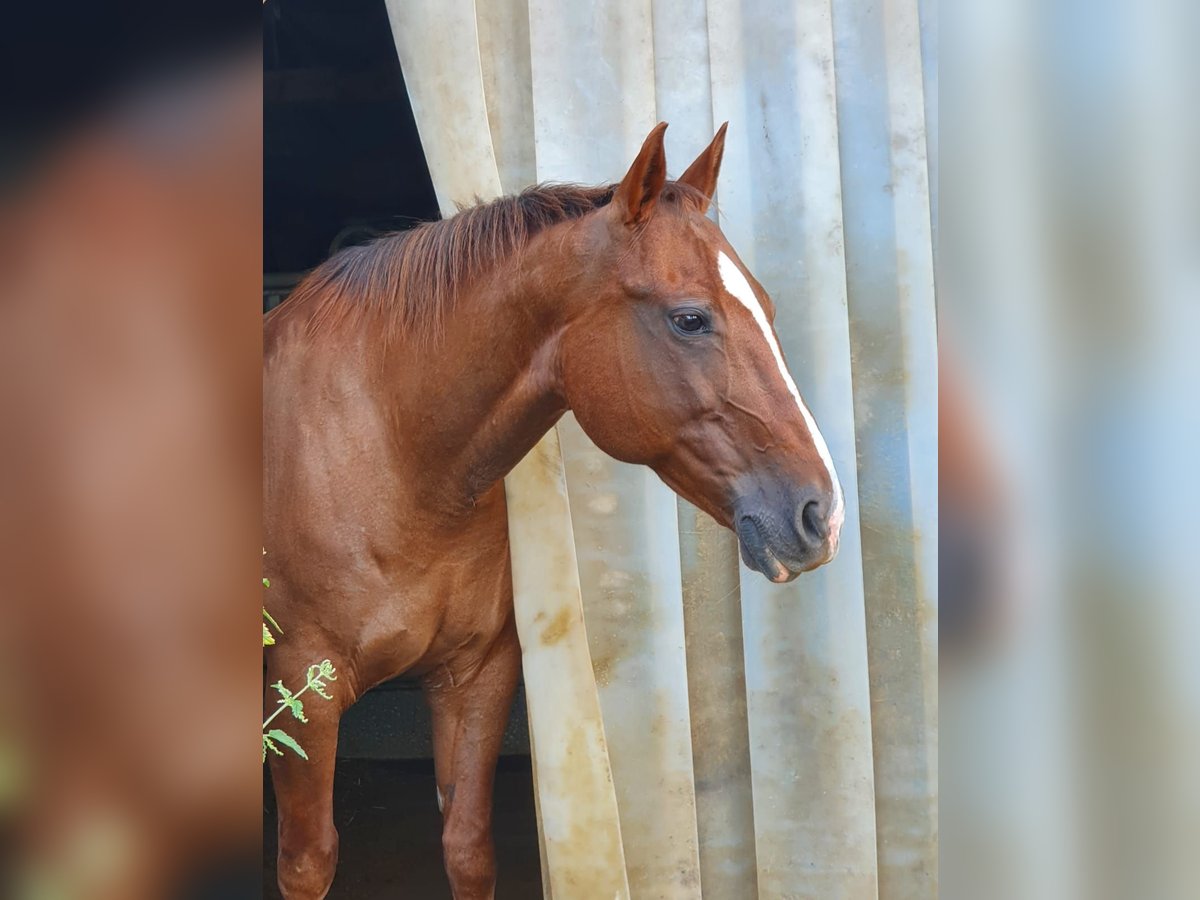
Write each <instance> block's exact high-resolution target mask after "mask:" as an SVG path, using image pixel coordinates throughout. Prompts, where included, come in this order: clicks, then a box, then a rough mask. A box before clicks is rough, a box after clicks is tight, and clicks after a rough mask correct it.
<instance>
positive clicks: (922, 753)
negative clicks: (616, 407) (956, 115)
mask: <svg viewBox="0 0 1200 900" xmlns="http://www.w3.org/2000/svg"><path fill="white" fill-rule="evenodd" d="M834 6H835V15H834V23H835V35H836V39H837V59H838V67H837V80H838V111H839V121H840V128H841V140H842V145H841V147H842V160H843V172H844V177H843V183H842V191H843V209H844V210H845V239H846V271H847V280H848V284H849V301H850V333H851V340H852V345H853V352H854V402H855V407H854V411H855V421H856V423H857V429H858V459H859V491H860V498H861V508H862V534H863V571H864V576H865V582H866V598H867V637H868V642H869V645H870V656H871V703H872V727H873V730H874V735H875V749H874V757H875V803H876V828H877V830H878V840H879V878H880V882H879V888H880V896H881V897H885V898H888V900H891V898H903V900H916V898H931V897H936V896H937V715H936V710H937V521H938V519H937V338H936V314H935V308H934V288H933V256H932V246H933V245H932V239H931V231H930V227H931V226H930V203H929V183H928V171H929V169H928V164H927V160H926V155H925V115H924V111H925V98H924V90H923V73H922V67H921V45H920V27H919V25H920V22H919V17H918V10H917V4H916V0H897V2H893V3H889V4H886V5H882V6H877V7H868V6H864V5H862V4H859V3H853V2H847V0H835V3H834Z"/></svg>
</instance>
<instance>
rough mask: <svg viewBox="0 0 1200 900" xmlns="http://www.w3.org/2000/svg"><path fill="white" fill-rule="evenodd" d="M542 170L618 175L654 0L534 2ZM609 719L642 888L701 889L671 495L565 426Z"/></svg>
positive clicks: (649, 62)
mask: <svg viewBox="0 0 1200 900" xmlns="http://www.w3.org/2000/svg"><path fill="white" fill-rule="evenodd" d="M529 7H530V44H531V46H536V47H537V48H538V51H537V52H536V53H535V54H534V56H533V65H532V75H533V109H534V121H535V126H534V135H535V143H536V148H537V173H538V178H539V180H543V181H582V182H592V183H598V182H605V181H612V180H615V179H617V178H619V177H620V176H621V175H622V174H624V170H625V167H627V166H628V165H629V163H630V162H631V161H632V160H633V158H634V156H635V155H636V154H637V151H638V148H639V147H640V146H641V143H642V141H643V140H644V139H645V136H646V134H647V133H648V132H649V131H650V129H651V128H652V127H653V126H654V124H655V122H656V121H657V117H656V109H655V96H654V77H655V76H654V47H653V41H652V35H653V28H652V16H651V5H650V3H649V2H648V0H622V2H615V3H605V4H599V3H596V4H575V3H566V4H564V3H557V2H549V0H531V2H530V4H529ZM560 434H561V436H562V441H563V451H564V457H565V459H566V465H567V480H568V484H569V486H570V491H571V501H572V502H571V512H572V516H573V519H574V526H575V536H576V548H577V551H578V557H579V564H580V575H581V581H582V585H583V594H584V606H585V609H586V612H587V622H588V639H589V642H590V645H591V649H592V659H593V661H594V665H595V669H596V676H597V683H598V684H599V689H600V703H601V707H602V709H603V711H604V726H605V731H606V733H607V735H608V741H609V754H610V758H611V763H612V769H613V779H614V781H615V783H616V788H617V802H618V806H619V808H620V814H621V831H622V834H623V836H624V839H625V858H626V862H627V865H628V869H629V885H630V890H631V891H632V892H633V896H635V897H678V898H685V897H698V896H699V895H700V871H699V858H698V848H697V836H696V806H695V788H694V781H695V779H694V774H693V769H692V744H691V725H690V717H689V714H688V692H687V662H686V655H685V650H684V625H683V600H682V583H681V577H682V576H681V571H680V559H679V537H678V520H677V513H676V503H675V497H674V495H673V494H672V493H671V491H670V490H669V489H668V488H667V487H666V486H665V485H663V484H662V482H661V481H659V479H658V478H657V476H655V475H654V474H653V473H652V472H650V471H649V470H648V469H644V468H640V467H634V466H628V465H624V464H622V463H619V462H617V461H615V460H613V459H612V458H610V457H608V456H607V455H605V454H604V453H602V452H601V451H599V450H598V449H597V448H596V447H595V446H594V445H593V444H592V442H591V441H590V440H589V439H588V438H587V436H586V435H585V434H584V433H583V431H582V429H580V428H579V426H578V424H577V423H576V422H575V420H574V418H573V417H572V416H567V417H566V418H565V419H564V420H563V422H562V424H561V425H560Z"/></svg>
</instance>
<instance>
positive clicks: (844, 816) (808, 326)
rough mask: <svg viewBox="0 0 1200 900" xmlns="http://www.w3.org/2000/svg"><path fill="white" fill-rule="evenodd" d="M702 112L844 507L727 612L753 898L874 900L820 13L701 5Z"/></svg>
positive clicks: (861, 628) (849, 419)
mask: <svg viewBox="0 0 1200 900" xmlns="http://www.w3.org/2000/svg"><path fill="white" fill-rule="evenodd" d="M708 24H709V48H710V50H709V52H710V58H711V69H712V84H713V107H714V112H715V114H716V115H715V118H716V119H717V120H723V119H729V120H731V122H733V123H734V124H733V125H731V126H730V131H729V140H728V143H727V146H726V155H725V167H724V170H723V172H722V176H721V182H722V183H721V224H722V228H723V229H724V231H725V233H726V235H727V236H728V237H729V239H730V241H731V242H732V243H733V245H734V247H735V248H737V250H738V252H739V253H740V254H741V255H742V258H743V259H744V260H745V262H746V264H747V265H748V266H749V267H750V269H751V270H752V271H753V272H754V273H755V275H756V276H757V277H758V279H759V281H761V282H762V283H763V284H764V285H765V286H766V288H767V289H768V290H769V291H770V292H771V294H772V297H773V298H774V299H775V302H776V306H777V308H778V314H777V319H776V327H777V329H778V331H779V334H780V339H781V342H782V344H783V347H784V351H785V353H786V355H787V358H788V362H789V365H790V366H791V368H792V371H793V373H794V374H795V377H796V381H797V383H798V385H799V386H800V389H801V392H802V393H803V394H804V397H805V399H806V400H807V401H808V403H809V406H810V407H811V409H812V411H813V414H814V416H815V417H816V419H817V421H818V422H819V423H820V427H821V429H822V431H823V433H824V435H825V437H826V439H827V442H828V444H829V448H830V452H831V454H832V456H833V459H834V462H835V465H836V467H837V470H838V474H839V476H840V478H841V481H842V485H843V487H844V489H845V493H846V507H847V511H846V522H845V526H844V527H843V529H842V547H841V551H840V553H839V554H838V557H837V559H836V560H835V561H834V562H833V563H832V564H830V565H828V566H826V567H824V568H822V569H819V570H818V571H816V572H814V573H811V574H808V575H805V576H803V577H802V578H800V579H799V580H798V581H796V582H794V583H793V584H791V585H785V586H776V585H770V584H768V583H767V582H766V581H764V580H763V579H762V577H761V576H759V575H757V574H755V573H750V572H748V571H747V572H744V575H743V578H742V614H743V623H744V624H743V634H744V641H745V662H746V690H747V702H748V707H749V720H750V753H751V761H752V777H753V784H754V821H755V847H756V852H757V858H758V885H759V891H760V896H763V897H784V896H786V897H819V898H827V897H848V898H860V897H861V898H868V897H874V896H875V893H876V873H875V827H874V805H873V800H874V798H873V785H872V771H871V725H870V705H869V695H868V682H867V648H866V636H865V623H864V618H863V588H862V568H861V558H860V543H859V535H858V503H857V489H856V478H855V450H854V420H853V413H852V410H853V407H852V395H851V375H850V343H849V330H848V322H847V314H846V287H845V269H844V264H843V251H842V209H841V193H840V183H841V173H840V170H839V158H838V129H837V115H836V109H835V101H834V75H833V72H834V57H833V40H832V31H831V24H830V8H829V4H828V2H825V0H805V2H800V3H792V2H783V0H776V2H761V3H755V4H753V5H747V6H746V7H743V6H742V5H741V4H740V3H734V2H723V0H713V2H710V3H709V8H708Z"/></svg>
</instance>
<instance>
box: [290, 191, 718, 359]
mask: <svg viewBox="0 0 1200 900" xmlns="http://www.w3.org/2000/svg"><path fill="white" fill-rule="evenodd" d="M615 190H616V185H615V184H609V185H600V186H585V185H577V184H539V185H536V186H534V187H531V188H527V189H526V190H524V191H522V192H521V193H519V194H515V195H511V196H506V197H500V198H499V199H497V200H493V201H491V202H488V203H480V204H478V205H476V206H471V207H466V208H460V209H459V211H458V213H456V214H455V215H453V216H451V217H449V218H446V219H441V220H439V221H435V222H426V223H423V224H421V225H418V226H416V227H415V228H410V229H408V230H406V231H399V232H395V233H393V234H388V235H384V236H382V237H380V238H376V239H375V240H374V241H371V242H370V243H367V244H361V245H358V246H354V247H347V248H346V249H344V250H341V251H339V252H338V253H336V254H334V255H333V256H331V257H330V258H329V259H327V260H326V261H325V262H323V263H322V264H321V265H319V266H317V268H315V269H313V270H312V271H311V272H310V273H309V274H308V275H307V276H305V278H304V279H303V280H302V281H301V282H300V283H299V284H298V285H297V286H296V288H295V290H293V291H292V294H291V296H289V297H288V299H287V300H286V301H284V303H283V304H281V305H280V306H279V307H277V310H278V311H279V312H280V314H281V315H285V314H286V313H285V312H284V311H285V310H288V309H289V308H290V309H299V308H300V307H302V306H308V307H309V310H310V318H309V320H308V330H309V333H310V334H315V333H317V332H319V331H322V330H326V329H333V328H337V327H338V326H339V325H342V324H345V323H347V322H348V321H352V320H357V321H360V322H361V320H362V319H363V318H365V317H367V316H372V317H375V318H376V319H379V318H380V317H381V318H382V323H383V327H384V329H385V331H384V334H385V339H386V338H387V337H390V336H393V335H395V334H398V333H405V334H415V335H418V336H428V335H431V334H433V333H436V332H437V331H438V329H439V328H440V325H441V323H442V322H443V321H444V319H445V317H446V316H447V315H448V314H449V312H450V310H451V309H452V307H453V305H454V300H455V298H456V297H458V296H459V295H460V294H461V293H462V292H463V290H464V289H465V288H466V287H467V286H468V285H469V284H470V283H471V282H473V281H475V280H476V279H477V278H479V277H480V276H481V275H483V274H484V273H486V272H488V271H490V270H492V269H493V268H495V266H497V265H499V264H500V263H501V262H502V261H503V260H506V259H508V258H510V257H511V256H512V255H513V254H515V253H518V252H519V251H521V250H522V249H524V247H525V246H526V244H527V243H528V242H529V240H530V238H532V237H533V236H534V235H536V234H537V233H538V232H540V231H543V230H544V229H546V228H549V227H550V226H552V225H556V224H558V223H559V222H565V221H568V220H570V219H578V218H581V217H582V216H584V215H586V214H587V213H589V212H592V211H593V210H597V209H600V208H601V207H603V206H606V205H607V204H608V203H609V202H611V201H612V198H613V194H614V192H615ZM662 199H663V200H665V201H667V203H668V204H669V203H671V202H672V201H686V202H687V203H688V204H689V205H693V206H695V207H696V208H699V209H703V208H704V206H706V205H707V203H708V198H707V197H705V196H704V195H703V194H702V193H701V192H700V191H698V190H696V189H695V188H693V187H691V186H690V185H686V184H680V183H678V182H670V183H668V185H667V187H666V188H664V191H663V198H662ZM664 205H665V204H664ZM274 313H275V311H274V310H273V311H272V313H271V317H273V316H274Z"/></svg>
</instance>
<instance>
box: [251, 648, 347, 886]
mask: <svg viewBox="0 0 1200 900" xmlns="http://www.w3.org/2000/svg"><path fill="white" fill-rule="evenodd" d="M273 662H278V663H279V665H272V666H271V667H270V669H271V671H270V674H269V676H268V680H269V681H271V682H274V681H275V680H276V679H277V678H282V679H283V681H284V683H285V684H287V683H294V682H295V680H296V672H300V673H301V677H303V673H304V671H305V670H306V668H307V667H306V666H305V665H300V666H299V667H298V668H294V667H289V666H287V665H284V664H283V661H282V660H279V661H275V660H273ZM330 687H331V689H333V690H335V691H336V690H337V686H336V685H331V686H330ZM267 696H268V699H267V704H266V705H267V706H268V709H269V711H273V709H274V706H275V701H276V700H278V699H279V697H278V695H277V694H275V692H274V691H270V690H268V693H267ZM305 701H306V702H305V705H304V712H305V716H306V718H307V719H308V721H307V722H306V723H300V722H297V721H296V720H295V719H294V718H292V716H291V714H289V713H286V712H285V713H283V714H281V715H280V716H278V717H277V718H276V719H275V721H274V722H273V723H272V727H275V726H278V727H281V728H282V729H283V730H284V731H286V732H288V733H289V734H290V735H292V736H293V737H295V739H296V740H297V741H299V743H300V745H301V746H302V747H303V748H304V751H305V752H306V753H307V754H308V759H307V760H305V759H302V758H301V757H300V756H298V755H297V754H295V753H293V752H292V751H291V750H289V749H286V748H282V747H281V748H280V749H283V752H284V755H283V756H276V755H275V754H273V753H268V754H267V756H268V758H269V760H270V763H271V782H272V784H273V785H274V788H275V802H276V806H277V808H278V815H279V853H278V857H277V873H276V877H277V880H278V882H279V891H280V893H281V894H283V896H284V897H286V898H287V900H321V898H323V897H324V896H325V895H326V894H327V893H329V886H330V885H331V884H332V883H333V873H334V869H336V868H337V856H338V833H337V829H336V828H335V827H334V824H333V771H334V764H335V762H336V759H337V739H338V723H339V722H340V720H341V716H342V705H341V703H340V702H339V698H338V696H337V695H336V694H335V696H334V699H333V700H332V701H326V700H323V699H321V698H319V697H314V698H312V699H310V698H308V697H305Z"/></svg>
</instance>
